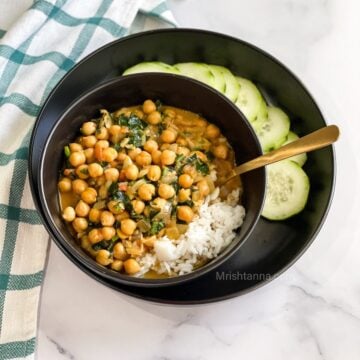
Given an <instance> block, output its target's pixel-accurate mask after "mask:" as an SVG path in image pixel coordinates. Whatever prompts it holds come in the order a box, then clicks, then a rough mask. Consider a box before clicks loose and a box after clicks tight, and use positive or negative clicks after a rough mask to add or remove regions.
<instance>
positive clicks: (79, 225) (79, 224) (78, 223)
mask: <svg viewBox="0 0 360 360" xmlns="http://www.w3.org/2000/svg"><path fill="white" fill-rule="evenodd" d="M72 226H73V228H74V230H75V231H76V232H77V233H81V232H83V231H85V230H86V229H87V227H88V222H87V220H86V219H84V218H82V217H77V218H75V219H74V221H73V222H72Z"/></svg>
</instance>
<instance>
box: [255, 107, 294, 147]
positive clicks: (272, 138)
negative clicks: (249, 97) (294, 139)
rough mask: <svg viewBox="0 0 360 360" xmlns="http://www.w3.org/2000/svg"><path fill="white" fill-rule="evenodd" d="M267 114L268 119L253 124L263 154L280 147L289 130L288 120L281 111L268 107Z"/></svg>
mask: <svg viewBox="0 0 360 360" xmlns="http://www.w3.org/2000/svg"><path fill="white" fill-rule="evenodd" d="M267 112H268V117H267V118H266V119H265V120H262V121H260V122H259V123H258V124H256V123H255V124H254V129H255V132H256V135H257V136H258V138H259V141H260V144H261V148H262V150H263V151H264V152H268V151H270V150H273V149H277V148H278V147H280V146H281V145H282V144H283V143H284V141H285V140H286V138H287V136H288V134H289V130H290V120H289V118H288V116H287V115H286V114H285V113H284V112H283V111H282V110H281V109H279V108H277V107H272V106H269V107H268V108H267Z"/></svg>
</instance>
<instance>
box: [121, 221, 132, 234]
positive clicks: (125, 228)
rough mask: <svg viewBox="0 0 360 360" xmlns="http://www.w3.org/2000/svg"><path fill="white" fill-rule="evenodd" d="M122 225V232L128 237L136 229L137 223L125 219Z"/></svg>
mask: <svg viewBox="0 0 360 360" xmlns="http://www.w3.org/2000/svg"><path fill="white" fill-rule="evenodd" d="M120 224H121V226H120V229H121V231H122V232H123V233H124V234H126V235H132V234H133V233H134V231H135V229H136V222H135V221H134V220H131V219H124V220H122V221H121V223H120Z"/></svg>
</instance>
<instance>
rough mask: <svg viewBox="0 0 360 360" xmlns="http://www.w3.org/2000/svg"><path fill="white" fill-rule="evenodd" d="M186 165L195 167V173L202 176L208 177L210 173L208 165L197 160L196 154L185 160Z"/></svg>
mask: <svg viewBox="0 0 360 360" xmlns="http://www.w3.org/2000/svg"><path fill="white" fill-rule="evenodd" d="M186 163H187V164H191V165H194V166H195V169H196V171H198V172H199V173H201V174H202V175H208V174H209V173H210V169H209V165H208V164H207V163H206V162H204V161H202V160H201V159H199V158H198V156H197V155H196V154H192V155H191V156H189V157H188V158H187V159H186Z"/></svg>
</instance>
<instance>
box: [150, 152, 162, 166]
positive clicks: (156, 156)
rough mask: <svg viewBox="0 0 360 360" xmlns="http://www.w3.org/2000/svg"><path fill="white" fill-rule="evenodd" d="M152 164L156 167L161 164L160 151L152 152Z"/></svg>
mask: <svg viewBox="0 0 360 360" xmlns="http://www.w3.org/2000/svg"><path fill="white" fill-rule="evenodd" d="M151 158H152V162H153V163H154V164H156V165H160V164H161V151H160V150H154V151H153V152H152V153H151Z"/></svg>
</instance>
